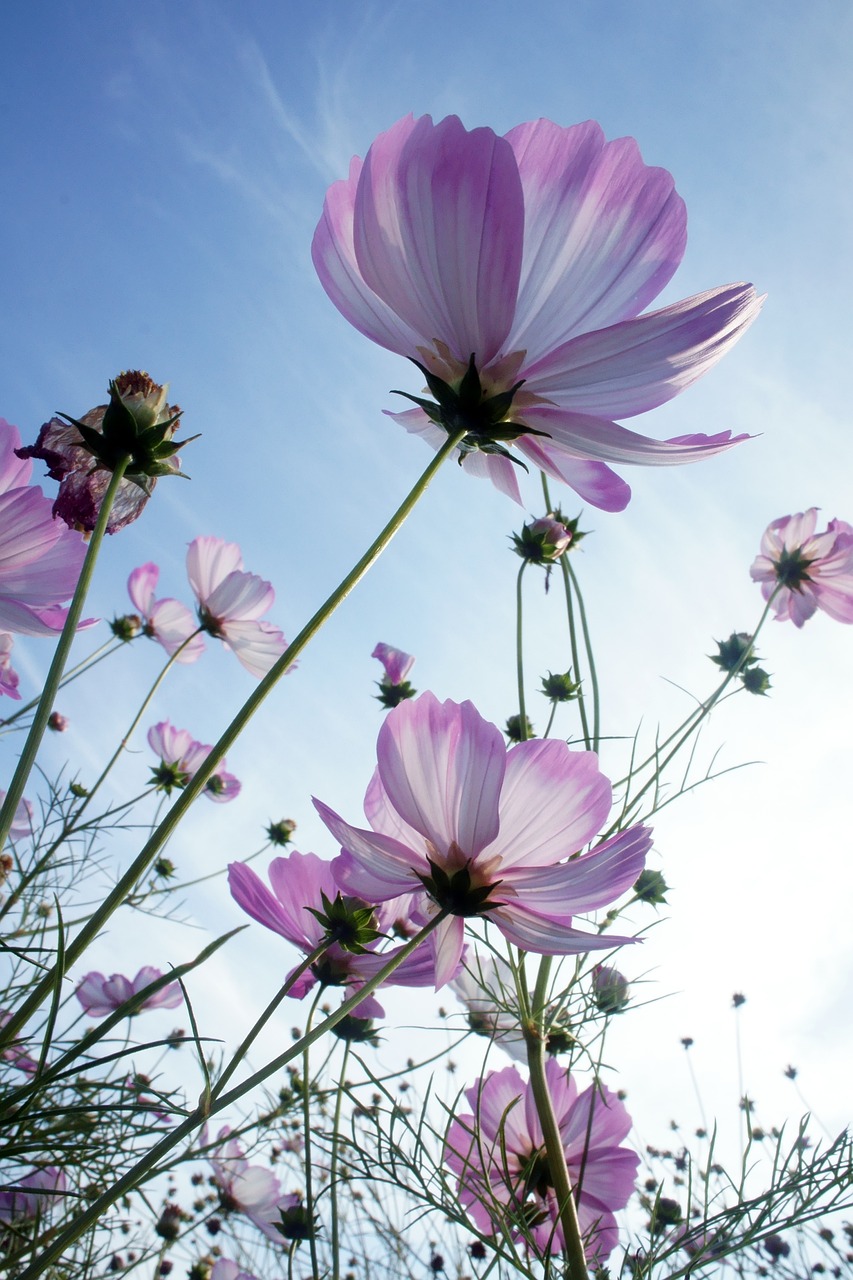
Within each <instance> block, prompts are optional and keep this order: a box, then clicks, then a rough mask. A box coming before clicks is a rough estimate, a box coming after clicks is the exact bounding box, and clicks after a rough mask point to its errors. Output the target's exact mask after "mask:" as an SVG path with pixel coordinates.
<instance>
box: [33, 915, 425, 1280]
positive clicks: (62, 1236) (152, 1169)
mask: <svg viewBox="0 0 853 1280" xmlns="http://www.w3.org/2000/svg"><path fill="white" fill-rule="evenodd" d="M447 914H448V913H447V911H445V910H442V911H439V912H438V914H437V915H435V916H433V918H432V919H431V920H430V922H429V924H427V925H425V926H424V928H423V929H421V931H420V932H419V933H417V934H416V935H415V937H414V938H411V939H410V940H409V941H408V942H407V943H406V944H405V946H404V947H402V948H401V950H400V951H399V952H398V953H397V955H395V956H394V957H393V958H392V959H390V960H389V961H388V963H387V964H385V965H383V966H382V968H381V969H380V970H379V971H378V973H375V974H374V975H373V977H372V978H370V979H369V980H368V981H367V982H366V983H365V984H364V986H363V987H360V988H359V989H358V991H356V992H354V994H353V995H351V996H349V997H348V998H347V999H346V1000H344V1001H343V1003H342V1004H341V1005H340V1006H339V1007H338V1008H337V1009H336V1010H335V1011H334V1013H331V1014H329V1016H328V1017H327V1018H325V1019H324V1020H323V1021H322V1022H321V1023H319V1024H318V1025H317V1026H316V1027H314V1028H313V1030H312V1031H310V1032H309V1033H307V1034H306V1035H304V1036H302V1037H301V1038H300V1039H299V1040H298V1041H296V1042H295V1043H294V1044H292V1045H291V1046H290V1047H289V1048H288V1049H286V1050H285V1051H284V1053H281V1054H279V1056H278V1057H277V1058H274V1059H273V1060H272V1062H268V1063H267V1064H266V1066H265V1067H261V1069H260V1070H259V1071H256V1072H255V1073H254V1074H253V1075H251V1076H249V1078H248V1079H247V1080H244V1081H243V1082H242V1083H241V1084H239V1085H237V1087H236V1088H234V1089H232V1090H231V1091H230V1092H229V1093H226V1094H221V1095H217V1093H216V1090H215V1089H214V1090H213V1091H212V1092H211V1093H210V1095H208V1094H207V1093H206V1092H205V1094H204V1095H203V1096H202V1100H201V1102H200V1104H199V1105H198V1106H197V1107H196V1108H195V1110H194V1111H193V1112H192V1114H191V1115H189V1116H188V1117H187V1119H186V1120H184V1121H183V1122H182V1123H181V1124H179V1125H176V1127H175V1128H174V1129H172V1130H171V1131H170V1132H169V1133H167V1134H164V1136H163V1137H162V1138H161V1139H160V1141H159V1142H158V1143H156V1144H155V1145H154V1146H153V1147H152V1148H151V1149H150V1151H147V1152H146V1153H145V1155H144V1156H142V1158H141V1159H140V1160H138V1161H137V1163H136V1164H135V1165H134V1166H133V1168H132V1169H129V1170H128V1171H127V1173H125V1174H123V1175H122V1177H121V1178H119V1179H118V1181H117V1182H115V1183H114V1184H113V1186H112V1187H110V1188H109V1189H108V1190H107V1191H105V1192H104V1193H103V1194H102V1195H100V1196H98V1198H97V1199H96V1200H94V1201H93V1202H92V1203H91V1204H90V1205H89V1206H88V1207H87V1208H86V1209H84V1210H83V1212H82V1213H80V1214H79V1216H78V1217H77V1218H74V1219H72V1221H71V1223H70V1224H69V1225H68V1227H67V1228H66V1229H65V1230H64V1231H62V1232H60V1233H59V1234H58V1235H57V1236H56V1237H55V1238H54V1239H53V1240H52V1241H51V1242H50V1244H48V1245H47V1247H46V1248H45V1250H44V1252H43V1253H42V1254H41V1255H40V1256H39V1257H38V1258H35V1259H34V1260H33V1261H32V1262H31V1263H30V1265H29V1266H28V1267H26V1268H25V1269H24V1270H23V1271H21V1272H20V1274H19V1275H18V1276H17V1277H16V1280H36V1277H37V1276H41V1275H43V1274H44V1272H45V1271H46V1270H47V1269H48V1268H49V1267H51V1266H52V1265H53V1263H54V1262H57V1261H58V1260H59V1259H60V1258H61V1257H62V1255H63V1253H64V1252H65V1250H66V1249H68V1248H70V1247H71V1245H73V1244H74V1243H75V1241H77V1240H79V1239H80V1237H81V1236H82V1235H83V1233H84V1232H85V1231H87V1230H88V1229H89V1227H92V1226H94V1225H95V1223H96V1222H98V1221H99V1220H100V1218H101V1217H103V1215H104V1214H105V1213H106V1211H107V1210H108V1209H110V1208H111V1207H112V1206H113V1205H114V1204H115V1202H116V1201H117V1200H120V1199H121V1197H122V1196H125V1195H129V1193H130V1192H131V1191H133V1190H135V1188H136V1187H138V1186H140V1185H141V1184H142V1183H143V1182H145V1181H146V1180H147V1179H148V1178H149V1177H151V1176H156V1174H157V1173H158V1172H161V1171H162V1170H160V1169H159V1168H158V1166H159V1165H160V1162H161V1160H162V1159H163V1157H164V1156H166V1155H168V1154H169V1152H170V1151H172V1150H173V1149H174V1148H175V1147H176V1146H178V1144H179V1143H180V1142H182V1141H183V1140H184V1138H188V1137H190V1135H191V1134H193V1133H194V1132H195V1131H196V1129H198V1128H199V1127H200V1125H202V1124H203V1123H204V1121H205V1120H206V1119H208V1117H209V1116H214V1115H217V1114H218V1113H219V1112H220V1111H224V1110H225V1109H226V1107H230V1106H231V1104H232V1103H234V1102H237V1101H239V1100H240V1099H241V1098H243V1097H245V1095H246V1094H247V1093H250V1092H251V1091H252V1089H254V1088H255V1087H256V1086H257V1085H259V1084H263V1083H264V1081H265V1080H268V1079H269V1077H270V1076H272V1075H275V1073H276V1072H277V1071H280V1070H281V1069H282V1067H285V1066H287V1064H288V1063H289V1062H292V1061H293V1059H294V1058H296V1057H298V1056H299V1055H300V1054H302V1053H304V1051H305V1049H306V1048H308V1047H309V1046H310V1045H312V1044H314V1043H316V1041H317V1040H319V1039H320V1038H321V1037H322V1036H324V1035H325V1034H326V1032H327V1031H330V1030H331V1029H332V1027H334V1026H336V1025H337V1024H338V1023H339V1022H340V1021H341V1019H342V1018H345V1017H346V1016H347V1014H349V1013H352V1011H353V1009H356V1008H357V1007H358V1005H360V1004H361V1002H362V1001H363V1000H366V999H367V997H368V996H369V995H372V994H373V992H374V991H375V990H376V989H377V987H380V986H381V985H382V983H383V982H385V981H387V979H388V978H390V977H391V975H392V974H393V973H394V971H395V970H396V969H397V968H398V967H399V966H400V965H401V964H402V963H403V961H404V960H406V959H408V957H409V956H410V955H411V954H412V952H413V951H414V950H415V948H416V947H419V946H420V945H421V943H422V942H424V940H425V939H426V938H428V937H429V936H430V934H432V933H434V932H435V930H436V929H437V928H438V926H439V925H440V924H441V923H442V922H443V921H444V920H445V919H446V917H447ZM304 967H305V966H304V965H303V966H302V968H303V969H304Z"/></svg>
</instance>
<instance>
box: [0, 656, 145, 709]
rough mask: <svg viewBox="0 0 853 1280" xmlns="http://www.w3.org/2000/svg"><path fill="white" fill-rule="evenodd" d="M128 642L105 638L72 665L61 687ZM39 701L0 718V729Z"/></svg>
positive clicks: (33, 701) (36, 700)
mask: <svg viewBox="0 0 853 1280" xmlns="http://www.w3.org/2000/svg"><path fill="white" fill-rule="evenodd" d="M126 643H127V641H125V640H116V639H115V637H114V636H113V637H111V638H110V639H109V640H105V641H104V643H103V644H102V645H101V646H100V648H98V649H96V650H95V651H94V653H90V654H89V656H88V658H84V659H83V661H82V662H78V664H77V666H76V667H72V669H71V670H70V671H68V672H66V674H65V675H64V676H63V677H62V679H61V680H60V682H59V687H60V689H64V688H65V686H66V685H69V684H71V682H72V681H73V680H76V679H77V678H78V676H82V675H84V674H85V673H86V672H87V671H88V670H89V669H90V668H91V667H96V666H97V665H98V663H99V662H103V660H104V658H108V657H109V656H110V654H111V653H115V652H116V650H117V649H123V648H124V646H125V644H126ZM38 702H39V700H38V698H33V700H32V701H31V702H28V703H26V704H25V705H24V706H23V707H19V708H18V710H17V711H16V712H15V713H14V715H11V716H6V718H5V719H3V720H0V729H5V728H6V727H7V726H8V725H10V724H14V723H15V721H16V720H20V719H21V717H22V716H25V715H26V714H27V713H28V712H29V711H32V709H33V707H36V706H38Z"/></svg>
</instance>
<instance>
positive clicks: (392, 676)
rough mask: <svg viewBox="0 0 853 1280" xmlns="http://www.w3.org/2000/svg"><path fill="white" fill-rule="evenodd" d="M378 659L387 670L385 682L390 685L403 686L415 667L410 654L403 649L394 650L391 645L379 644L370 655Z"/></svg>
mask: <svg viewBox="0 0 853 1280" xmlns="http://www.w3.org/2000/svg"><path fill="white" fill-rule="evenodd" d="M370 656H371V658H378V659H379V661H380V662H381V663H382V665H383V667H384V668H385V680H386V681H387V682H388V684H402V683H403V681H404V680H405V679H406V676H407V675H408V674H409V672H410V671H411V669H412V667H413V666H414V665H415V660H414V658H413V657H412V655H411V654H410V653H404V652H403V650H402V649H394V648H393V647H392V646H391V645H390V644H383V643H381V642H380V643H379V644H378V645H377V646H376V648H375V649H374V650H373V653H372V654H371V655H370Z"/></svg>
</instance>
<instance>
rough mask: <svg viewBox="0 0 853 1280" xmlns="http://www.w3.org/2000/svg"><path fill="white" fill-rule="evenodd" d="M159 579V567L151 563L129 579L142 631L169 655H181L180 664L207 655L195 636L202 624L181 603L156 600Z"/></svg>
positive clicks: (202, 644) (135, 572) (168, 598)
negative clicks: (199, 624) (155, 594)
mask: <svg viewBox="0 0 853 1280" xmlns="http://www.w3.org/2000/svg"><path fill="white" fill-rule="evenodd" d="M159 577H160V570H159V568H158V567H157V565H156V564H152V563H151V562H150V561H149V562H148V564H143V565H140V567H139V568H138V569H134V571H133V573H132V574H131V575H130V577H129V578H128V580H127V591H128V595H129V596H130V598H131V600H132V601H133V605H134V608H135V609H136V610H137V612H138V613H139V615H140V617H141V618H142V632H143V634H144V635H146V636H148V637H149V638H150V639H151V640H156V641H157V643H158V644H160V645H162V646H163V648H164V649H165V650H166V652H167V653H168V654H173V653H177V654H178V656H177V659H176V661H177V662H195V660H196V659H197V658H198V657H200V655H201V654H202V653H204V640H203V639H202V637H201V636H200V635H196V634H194V633H196V632H197V631H198V630H199V626H198V623H197V622H196V620H195V618H194V617H193V615H192V613H191V611H190V610H189V609H188V608H187V606H186V605H185V604H181V603H180V601H179V600H172V599H171V598H170V597H167V598H166V599H165V600H155V598H154V592H155V591H156V589H157V580H158V579H159ZM191 636H192V639H190V637H191ZM182 646H183V647H182ZM178 650H180V652H179V653H178Z"/></svg>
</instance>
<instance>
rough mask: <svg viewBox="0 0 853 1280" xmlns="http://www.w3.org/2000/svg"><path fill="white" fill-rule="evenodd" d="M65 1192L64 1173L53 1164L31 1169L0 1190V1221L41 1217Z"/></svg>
mask: <svg viewBox="0 0 853 1280" xmlns="http://www.w3.org/2000/svg"><path fill="white" fill-rule="evenodd" d="M65 1190H66V1181H65V1174H64V1173H63V1171H62V1170H61V1169H57V1167H56V1166H55V1165H46V1166H45V1167H44V1168H42V1169H33V1171H32V1173H28V1174H27V1176H26V1177H25V1178H17V1179H16V1180H15V1181H14V1182H12V1183H7V1185H6V1186H5V1187H3V1188H0V1222H14V1221H16V1220H17V1219H20V1218H44V1217H46V1216H47V1215H48V1214H49V1213H50V1211H51V1209H52V1208H53V1206H54V1205H55V1204H56V1202H57V1201H58V1200H62V1199H63V1197H64V1196H65Z"/></svg>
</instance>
